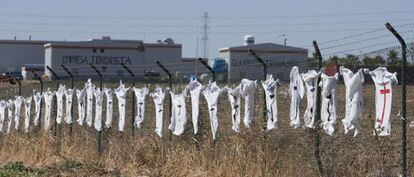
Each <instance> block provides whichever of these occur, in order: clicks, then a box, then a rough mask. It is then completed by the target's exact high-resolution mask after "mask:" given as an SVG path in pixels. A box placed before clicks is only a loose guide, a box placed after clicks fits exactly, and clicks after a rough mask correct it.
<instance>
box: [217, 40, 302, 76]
mask: <svg viewBox="0 0 414 177" xmlns="http://www.w3.org/2000/svg"><path fill="white" fill-rule="evenodd" d="M249 49H252V50H254V51H255V52H256V53H257V54H258V55H259V56H260V58H262V59H263V60H264V61H265V63H267V65H268V69H267V71H268V74H273V76H274V77H275V78H279V79H282V80H288V79H289V72H290V68H291V67H292V66H300V67H301V66H303V67H302V68H301V70H302V71H306V70H307V69H308V67H309V64H308V62H307V61H308V60H309V59H308V50H307V49H303V48H297V47H291V46H285V45H279V44H274V43H260V44H255V42H254V37H253V36H245V38H244V45H242V46H234V47H228V48H223V49H220V50H219V56H220V58H223V59H224V60H225V61H226V63H227V65H228V79H229V80H240V79H242V78H249V79H262V78H263V72H262V70H263V69H262V65H261V64H260V63H258V62H257V61H256V59H255V58H254V57H253V56H252V55H250V53H249Z"/></svg>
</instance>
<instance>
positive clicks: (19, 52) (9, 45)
mask: <svg viewBox="0 0 414 177" xmlns="http://www.w3.org/2000/svg"><path fill="white" fill-rule="evenodd" d="M47 43H49V41H34V40H0V61H1V64H0V73H4V72H11V71H19V70H20V67H21V66H22V65H23V64H44V62H45V50H44V45H45V44H47Z"/></svg>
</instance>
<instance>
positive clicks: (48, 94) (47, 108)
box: [43, 88, 55, 131]
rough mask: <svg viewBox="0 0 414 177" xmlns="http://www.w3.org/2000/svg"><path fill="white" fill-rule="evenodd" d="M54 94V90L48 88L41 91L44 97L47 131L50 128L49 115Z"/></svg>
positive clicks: (45, 128)
mask: <svg viewBox="0 0 414 177" xmlns="http://www.w3.org/2000/svg"><path fill="white" fill-rule="evenodd" d="M54 95H55V93H54V92H52V91H50V89H49V88H48V89H47V91H46V92H44V93H43V97H44V99H45V119H44V120H45V123H44V124H45V127H44V130H45V131H49V129H50V116H51V111H52V102H53V96H54Z"/></svg>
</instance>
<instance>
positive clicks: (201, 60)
mask: <svg viewBox="0 0 414 177" xmlns="http://www.w3.org/2000/svg"><path fill="white" fill-rule="evenodd" d="M198 61H200V63H201V64H203V65H204V66H205V67H206V68H207V70H208V71H209V72H210V75H211V77H212V81H213V82H215V81H216V72H215V71H214V70H213V68H211V67H210V66H209V65H208V64H207V62H206V61H204V60H203V59H202V58H198Z"/></svg>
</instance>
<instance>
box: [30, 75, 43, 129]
mask: <svg viewBox="0 0 414 177" xmlns="http://www.w3.org/2000/svg"><path fill="white" fill-rule="evenodd" d="M31 72H32V73H33V75H34V76H35V77H36V79H37V80H38V81H39V83H40V94H41V95H42V96H43V80H42V78H41V77H39V75H37V74H36V72H34V71H33V70H32V71H31ZM42 106H43V101H42V100H40V110H39V115H40V118H39V126H38V128H37V131H36V132H37V133H38V132H40V129H41V127H42V119H41V117H42Z"/></svg>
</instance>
